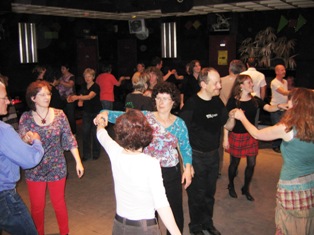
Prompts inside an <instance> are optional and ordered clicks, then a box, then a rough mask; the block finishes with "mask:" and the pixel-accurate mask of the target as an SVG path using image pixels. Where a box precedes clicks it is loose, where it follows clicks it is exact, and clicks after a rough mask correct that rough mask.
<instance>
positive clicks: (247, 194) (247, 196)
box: [241, 188, 255, 201]
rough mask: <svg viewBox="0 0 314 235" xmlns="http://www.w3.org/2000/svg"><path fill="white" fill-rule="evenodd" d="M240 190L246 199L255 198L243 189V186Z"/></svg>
mask: <svg viewBox="0 0 314 235" xmlns="http://www.w3.org/2000/svg"><path fill="white" fill-rule="evenodd" d="M241 191H242V195H245V196H246V199H247V200H249V201H254V200H255V199H254V197H253V196H252V195H251V194H250V192H249V191H248V190H245V189H244V188H242V189H241Z"/></svg>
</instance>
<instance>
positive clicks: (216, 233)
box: [206, 226, 221, 235]
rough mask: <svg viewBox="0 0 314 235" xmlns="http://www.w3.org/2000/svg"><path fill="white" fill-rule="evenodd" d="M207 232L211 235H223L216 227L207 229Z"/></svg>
mask: <svg viewBox="0 0 314 235" xmlns="http://www.w3.org/2000/svg"><path fill="white" fill-rule="evenodd" d="M206 231H207V232H209V234H210V235H221V233H220V232H219V231H218V230H217V229H216V228H215V227H214V226H212V227H210V228H208V229H206Z"/></svg>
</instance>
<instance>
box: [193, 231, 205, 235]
mask: <svg viewBox="0 0 314 235" xmlns="http://www.w3.org/2000/svg"><path fill="white" fill-rule="evenodd" d="M193 234H194V235H204V233H203V231H197V232H193Z"/></svg>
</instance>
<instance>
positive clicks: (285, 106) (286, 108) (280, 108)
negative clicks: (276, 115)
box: [277, 104, 289, 110]
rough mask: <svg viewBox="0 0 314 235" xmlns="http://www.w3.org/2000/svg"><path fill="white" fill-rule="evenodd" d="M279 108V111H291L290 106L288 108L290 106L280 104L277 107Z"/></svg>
mask: <svg viewBox="0 0 314 235" xmlns="http://www.w3.org/2000/svg"><path fill="white" fill-rule="evenodd" d="M277 108H278V109H279V110H288V109H289V106H288V104H278V105H277Z"/></svg>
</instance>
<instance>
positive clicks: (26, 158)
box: [0, 125, 44, 169]
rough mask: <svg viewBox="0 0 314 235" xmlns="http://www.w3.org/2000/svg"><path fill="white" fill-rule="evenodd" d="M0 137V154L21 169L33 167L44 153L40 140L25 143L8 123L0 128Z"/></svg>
mask: <svg viewBox="0 0 314 235" xmlns="http://www.w3.org/2000/svg"><path fill="white" fill-rule="evenodd" d="M0 139H1V143H0V146H1V154H3V155H5V156H6V157H7V158H8V159H10V161H12V162H14V163H15V164H16V165H19V166H20V167H22V168H23V169H29V168H33V167H35V166H36V165H38V163H39V162H40V161H41V159H42V157H43V155H44V149H43V147H42V144H41V141H39V140H34V143H33V144H32V145H29V144H26V143H24V141H23V140H22V139H21V138H20V136H19V135H18V133H17V132H16V131H15V130H14V129H13V128H12V127H11V126H9V125H7V126H6V127H4V128H1V130H0Z"/></svg>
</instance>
